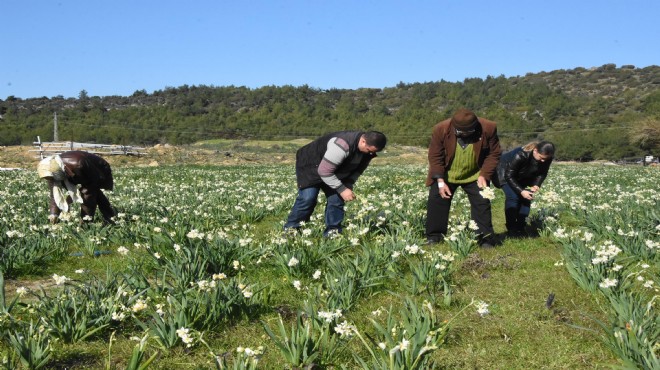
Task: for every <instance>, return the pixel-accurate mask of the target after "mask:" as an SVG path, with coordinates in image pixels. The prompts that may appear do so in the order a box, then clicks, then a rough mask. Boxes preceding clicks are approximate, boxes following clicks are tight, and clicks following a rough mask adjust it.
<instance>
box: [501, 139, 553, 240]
mask: <svg viewBox="0 0 660 370" xmlns="http://www.w3.org/2000/svg"><path fill="white" fill-rule="evenodd" d="M554 155H555V146H554V144H552V143H551V142H549V141H541V142H531V143H529V144H527V145H525V146H522V147H518V148H516V149H513V150H512V151H510V152H507V153H506V154H503V155H502V158H501V160H500V163H499V165H498V166H497V180H498V181H495V182H498V183H497V184H495V185H501V187H502V190H503V191H504V194H505V196H506V200H505V202H504V215H505V217H506V228H507V234H508V236H510V237H514V238H515V237H521V236H525V235H526V234H525V225H526V223H527V216H529V211H530V207H531V203H532V200H533V199H534V194H535V193H536V192H537V191H538V190H539V188H540V187H541V185H542V184H543V181H544V180H545V178H546V176H547V175H548V170H549V169H550V164H551V163H552V159H553V157H554ZM498 187H499V186H498Z"/></svg>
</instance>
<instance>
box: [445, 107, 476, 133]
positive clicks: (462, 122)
mask: <svg viewBox="0 0 660 370" xmlns="http://www.w3.org/2000/svg"><path fill="white" fill-rule="evenodd" d="M450 123H451V126H452V127H453V128H454V133H455V134H456V137H461V138H465V137H470V136H472V135H474V134H475V133H476V132H477V131H479V128H480V127H481V125H480V123H479V119H478V118H477V115H476V114H474V112H472V111H471V110H469V109H465V108H461V109H459V110H457V111H456V113H454V115H453V116H452V117H451V121H450Z"/></svg>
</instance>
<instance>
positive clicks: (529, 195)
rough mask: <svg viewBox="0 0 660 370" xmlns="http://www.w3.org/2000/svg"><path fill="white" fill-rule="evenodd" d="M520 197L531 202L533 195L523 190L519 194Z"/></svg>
mask: <svg viewBox="0 0 660 370" xmlns="http://www.w3.org/2000/svg"><path fill="white" fill-rule="evenodd" d="M520 196H521V197H523V198H525V199H527V200H532V199H534V193H532V192H531V191H529V190H523V191H522V192H521V193H520Z"/></svg>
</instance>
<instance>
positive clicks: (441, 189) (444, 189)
mask: <svg viewBox="0 0 660 370" xmlns="http://www.w3.org/2000/svg"><path fill="white" fill-rule="evenodd" d="M438 193H439V194H440V197H441V198H443V199H449V198H451V190H450V189H449V186H447V184H446V183H445V182H444V181H442V180H438Z"/></svg>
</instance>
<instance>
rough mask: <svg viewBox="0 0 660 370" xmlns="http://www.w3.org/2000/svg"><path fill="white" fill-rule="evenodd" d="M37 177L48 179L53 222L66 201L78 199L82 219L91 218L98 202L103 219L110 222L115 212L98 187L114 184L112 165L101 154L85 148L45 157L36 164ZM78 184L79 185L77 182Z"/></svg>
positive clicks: (63, 208)
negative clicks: (84, 149) (84, 150)
mask: <svg viewBox="0 0 660 370" xmlns="http://www.w3.org/2000/svg"><path fill="white" fill-rule="evenodd" d="M37 172H38V173H39V177H41V178H42V179H45V180H46V181H47V182H48V188H49V190H50V207H49V208H50V215H49V216H48V218H49V219H50V222H51V223H56V222H57V221H58V218H59V216H60V213H61V212H62V211H64V212H68V211H69V204H71V203H81V205H80V217H81V218H82V221H92V220H93V219H94V213H96V207H97V206H98V208H99V210H100V211H101V214H102V215H103V220H104V222H105V223H112V222H113V221H112V217H113V216H114V215H115V212H114V210H113V208H112V206H110V201H108V198H107V197H106V196H105V194H103V191H101V189H106V190H112V189H113V187H114V183H113V179H112V169H111V168H110V165H109V164H108V162H106V161H105V160H104V159H103V158H101V157H99V156H97V155H95V154H92V153H87V152H81V151H70V152H65V153H62V154H60V155H54V156H50V157H46V158H44V159H42V160H41V162H39V165H38V167H37ZM77 185H80V189H78V186H77Z"/></svg>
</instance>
